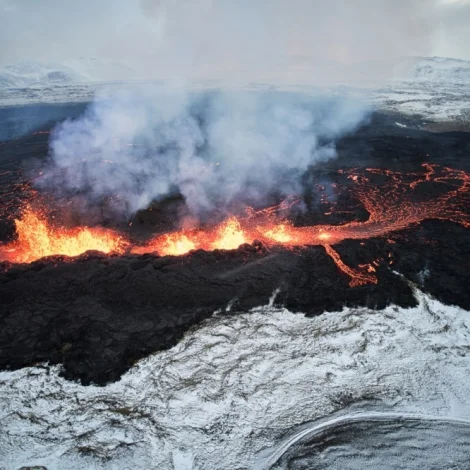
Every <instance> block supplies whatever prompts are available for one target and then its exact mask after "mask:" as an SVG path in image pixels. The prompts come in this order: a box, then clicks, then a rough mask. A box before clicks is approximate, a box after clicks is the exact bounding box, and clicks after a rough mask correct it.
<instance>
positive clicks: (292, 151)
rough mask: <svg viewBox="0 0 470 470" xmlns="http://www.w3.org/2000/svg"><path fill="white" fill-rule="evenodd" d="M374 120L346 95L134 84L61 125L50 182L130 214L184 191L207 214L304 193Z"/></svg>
mask: <svg viewBox="0 0 470 470" xmlns="http://www.w3.org/2000/svg"><path fill="white" fill-rule="evenodd" d="M366 116H367V108H366V107H365V106H364V105H363V104H361V103H359V102H357V101H356V100H354V99H352V98H346V97H344V96H331V97H326V96H319V95H316V96H315V95H308V94H301V93H290V92H279V91H249V90H246V89H245V90H243V91H241V90H239V91H235V90H234V91H199V92H181V91H174V90H173V91H168V90H166V89H163V88H160V89H156V88H155V87H149V88H144V89H141V90H140V91H138V92H137V91H136V90H135V88H134V89H132V90H127V91H121V92H118V93H113V94H112V95H108V96H101V97H97V98H96V99H95V101H94V102H93V103H92V104H91V105H90V106H89V108H88V110H87V111H86V112H85V114H84V115H83V116H82V117H80V118H78V119H76V120H67V121H65V122H63V123H62V124H60V125H59V126H58V127H57V128H56V129H55V131H54V133H53V135H52V138H51V152H50V157H51V158H50V162H49V166H48V167H47V168H46V169H45V171H44V178H43V179H42V180H41V184H42V186H43V187H46V188H49V189H50V188H54V189H56V190H57V189H58V188H59V189H60V191H61V192H62V193H64V192H65V193H68V194H69V195H70V194H76V193H79V194H82V195H85V196H86V198H87V200H88V202H89V203H90V204H92V205H93V204H99V203H100V201H101V200H102V199H103V198H104V197H107V196H118V197H119V200H120V201H122V202H123V205H122V206H121V210H122V211H124V212H125V215H127V216H129V215H131V214H133V213H134V212H135V211H137V210H139V209H143V208H145V207H147V206H148V205H149V204H150V203H151V202H152V201H153V200H158V199H159V198H161V197H163V196H165V195H167V194H168V193H171V192H179V193H180V194H181V195H182V196H183V197H184V198H185V201H186V204H187V206H188V208H189V210H190V212H191V214H192V215H194V216H196V217H201V216H204V215H205V214H208V213H210V212H211V211H214V210H218V211H220V210H222V211H224V210H225V211H229V210H231V209H232V208H233V206H234V205H236V204H241V203H243V204H262V203H263V201H266V200H267V197H268V195H269V194H270V193H272V192H273V191H275V192H276V194H278V195H288V194H291V193H292V192H295V191H296V189H297V187H296V184H297V181H298V177H299V176H300V174H301V173H302V172H303V171H305V170H306V169H307V168H308V167H309V165H313V164H315V163H316V162H319V161H325V160H328V159H330V158H333V157H335V155H336V152H335V147H334V144H335V141H336V140H337V139H338V138H339V137H341V136H342V135H344V134H345V133H347V132H350V131H352V130H354V129H355V128H356V127H357V126H358V125H359V124H360V123H361V122H363V120H364V119H365V118H366Z"/></svg>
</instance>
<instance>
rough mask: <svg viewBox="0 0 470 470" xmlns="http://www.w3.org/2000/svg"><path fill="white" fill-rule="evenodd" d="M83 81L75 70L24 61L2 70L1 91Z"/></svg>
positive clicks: (0, 75) (0, 74)
mask: <svg viewBox="0 0 470 470" xmlns="http://www.w3.org/2000/svg"><path fill="white" fill-rule="evenodd" d="M83 80H84V77H82V76H81V75H80V74H79V73H77V72H76V71H75V70H74V69H72V68H70V67H67V66H65V65H62V64H58V65H57V64H43V63H40V62H35V61H22V62H18V63H16V64H15V65H6V66H4V67H2V68H0V89H1V88H24V87H29V86H37V85H47V84H49V85H50V84H64V83H72V82H77V81H83Z"/></svg>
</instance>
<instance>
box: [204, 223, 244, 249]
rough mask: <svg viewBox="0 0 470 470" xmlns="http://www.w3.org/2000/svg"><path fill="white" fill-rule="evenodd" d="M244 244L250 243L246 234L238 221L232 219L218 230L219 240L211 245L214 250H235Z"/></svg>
mask: <svg viewBox="0 0 470 470" xmlns="http://www.w3.org/2000/svg"><path fill="white" fill-rule="evenodd" d="M251 241H252V240H250V242H251ZM243 243H248V240H247V238H246V235H245V232H244V231H243V229H242V227H241V225H240V222H239V221H238V219H237V218H236V217H230V218H229V219H228V220H227V221H226V222H225V223H223V224H222V225H221V226H220V227H219V229H218V230H217V238H216V239H215V241H214V242H213V243H211V247H212V249H214V250H216V249H220V250H233V249H236V248H238V247H239V246H240V245H243Z"/></svg>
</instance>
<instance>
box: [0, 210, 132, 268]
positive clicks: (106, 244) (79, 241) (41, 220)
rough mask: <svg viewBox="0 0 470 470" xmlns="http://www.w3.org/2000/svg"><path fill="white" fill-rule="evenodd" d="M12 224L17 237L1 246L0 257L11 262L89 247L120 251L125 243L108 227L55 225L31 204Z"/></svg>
mask: <svg viewBox="0 0 470 470" xmlns="http://www.w3.org/2000/svg"><path fill="white" fill-rule="evenodd" d="M15 226H16V232H17V234H18V238H17V240H15V241H14V242H11V243H9V244H7V245H4V246H0V259H3V260H5V261H10V262H13V263H30V262H31V261H35V260H37V259H39V258H43V257H45V256H51V255H66V256H78V255H80V254H82V253H85V252H86V251H89V250H97V251H102V252H103V253H111V252H118V253H122V252H123V251H124V249H125V245H126V242H125V240H124V238H123V237H122V236H120V235H119V234H118V233H116V232H113V231H111V230H106V229H102V228H88V227H77V228H72V229H67V228H64V227H54V226H52V225H51V224H50V223H49V222H48V220H47V217H46V216H45V215H44V214H42V213H41V212H38V211H34V210H33V209H32V208H31V206H26V207H25V209H24V210H23V213H22V215H21V218H20V219H17V220H15Z"/></svg>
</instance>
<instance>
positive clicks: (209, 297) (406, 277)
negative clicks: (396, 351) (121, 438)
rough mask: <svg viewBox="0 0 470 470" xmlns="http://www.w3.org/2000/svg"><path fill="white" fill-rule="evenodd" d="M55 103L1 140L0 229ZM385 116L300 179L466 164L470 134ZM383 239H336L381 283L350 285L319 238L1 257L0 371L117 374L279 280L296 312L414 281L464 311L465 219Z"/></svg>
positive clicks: (404, 298) (344, 216) (167, 222)
mask: <svg viewBox="0 0 470 470" xmlns="http://www.w3.org/2000/svg"><path fill="white" fill-rule="evenodd" d="M82 109H83V107H82V105H77V106H75V107H74V106H72V107H69V108H67V109H65V111H64V110H62V111H63V112H64V113H66V114H67V113H68V114H71V115H74V113H76V114H78V113H80V112H81V111H82ZM26 111H27V110H26ZM26 111H24V110H23V112H24V113H26V114H27V112H26ZM53 111H54V112H53V113H52V114H51V121H50V122H49V123H44V122H41V123H40V124H38V127H37V128H34V126H33V125H32V124H28V126H26V127H25V128H27V130H28V134H26V135H23V136H17V137H15V138H14V139H10V140H8V141H4V142H0V177H1V178H2V180H1V181H0V183H1V185H2V186H1V189H0V191H1V192H0V198H2V199H1V201H0V202H1V205H2V207H3V210H2V211H1V212H0V217H1V219H0V240H3V241H6V240H9V239H11V237H12V236H13V225H12V223H11V220H10V218H11V216H12V214H14V212H15V210H16V209H17V207H18V205H19V204H20V201H21V200H22V198H24V197H27V195H28V192H27V191H24V187H21V188H20V187H19V186H17V185H18V184H19V183H21V182H22V181H24V180H25V178H26V177H25V176H24V175H25V173H24V172H23V171H20V170H21V169H28V170H30V169H31V168H34V166H37V162H38V161H40V160H41V159H43V158H45V157H46V155H47V151H48V137H49V136H48V134H47V133H36V134H34V135H33V134H31V133H32V132H35V131H38V130H41V131H47V130H49V129H50V128H51V127H52V126H53V122H54V120H57V119H61V118H62V117H63V116H62V115H60V116H59V114H60V113H59V111H60V110H56V109H54V110H53ZM58 113H59V114H58ZM8 119H9V118H8V113H7V111H5V110H3V111H2V112H0V126H2V125H4V124H5V123H6V122H8V123H9V124H8V125H10V126H11V129H16V131H15V132H17V133H20V132H21V129H22V128H21V126H22V125H21V124H18V122H20V123H21V119H19V120H18V122H17V121H15V120H14V119H13V120H12V118H11V119H10V120H8ZM395 120H396V117H395V116H387V115H380V114H376V115H374V116H373V118H372V119H371V122H370V123H369V124H367V125H366V126H364V127H362V128H361V129H360V130H359V131H357V132H356V133H354V134H353V135H350V136H348V137H345V138H343V139H342V140H341V141H339V142H338V145H337V148H338V154H339V156H338V158H337V159H335V160H334V161H330V162H328V163H326V164H322V165H318V166H316V167H315V168H312V169H311V171H310V172H309V173H308V174H306V175H304V178H305V179H306V180H310V179H311V180H313V181H318V182H323V181H328V182H337V181H339V182H340V179H339V178H340V177H339V176H338V173H337V170H338V169H340V168H352V167H375V168H387V169H394V170H399V171H419V170H420V168H421V165H422V164H423V163H437V164H439V165H443V166H449V167H452V168H459V169H463V170H465V171H468V170H469V169H470V161H469V160H468V155H469V154H470V133H463V132H449V133H431V132H427V131H425V130H422V129H421V128H420V126H421V124H422V123H421V122H419V121H412V120H410V119H408V120H407V119H406V118H404V117H400V121H401V122H404V123H406V124H407V125H409V126H410V127H408V128H406V129H404V128H398V127H397V126H396V125H395V124H394V122H395ZM413 125H414V127H412V126H413ZM23 127H24V126H23ZM18 129H20V130H18ZM11 132H12V133H13V134H14V133H15V132H13V131H11ZM11 135H12V134H10V136H11ZM20 189H21V190H20ZM304 197H305V202H306V207H307V213H303V214H302V215H300V216H299V215H297V216H296V217H297V219H298V220H297V222H299V223H305V224H306V223H312V222H313V221H315V223H336V224H340V223H344V222H347V221H350V220H353V219H356V220H357V219H360V220H364V219H365V218H367V212H366V211H365V210H364V208H363V207H361V206H360V203H359V202H358V201H356V200H353V199H352V198H349V199H348V198H340V199H338V201H337V206H336V208H335V211H336V214H337V215H336V216H335V215H334V214H333V216H332V217H333V218H331V217H330V218H328V219H325V216H324V208H323V207H322V205H321V203H320V202H319V201H315V194H314V193H313V194H312V193H309V192H308V191H306V193H305V195H304ZM175 204H184V201H181V200H178V199H176V201H175V200H171V201H167V202H163V203H160V204H159V205H157V206H156V207H155V210H154V211H152V212H151V213H148V212H145V211H143V212H142V213H138V214H136V216H135V217H134V220H133V224H132V228H130V229H129V228H128V230H129V231H130V232H131V233H132V232H133V231H134V232H135V235H136V236H138V235H139V234H140V233H142V232H148V233H152V232H155V231H156V230H162V229H165V228H166V229H168V227H170V226H171V223H172V219H171V212H172V210H173V207H174V205H175ZM169 208H170V209H171V210H170V209H169ZM106 223H108V222H106ZM116 225H117V226H118V227H123V226H125V227H127V223H125V224H124V223H121V224H116ZM162 225H163V227H162ZM392 237H393V241H394V243H393V244H390V243H389V241H388V240H387V238H390V237H378V238H371V239H364V240H346V241H343V242H342V243H340V244H338V245H336V246H335V249H336V251H337V252H338V253H339V254H340V255H341V258H342V260H343V261H344V262H345V263H346V264H347V265H348V266H350V267H352V268H356V267H357V266H358V265H360V264H364V263H370V262H372V261H373V260H379V266H378V267H377V273H376V274H377V278H378V283H377V284H368V285H364V286H360V287H355V288H350V287H349V281H350V278H349V277H348V276H347V275H346V274H344V273H343V272H341V271H340V270H339V269H338V268H337V266H336V265H335V263H334V262H333V260H332V259H331V258H330V257H329V256H328V255H327V254H326V252H325V250H324V248H323V247H321V246H314V247H304V248H297V249H296V250H293V251H291V250H287V249H284V248H280V247H279V248H270V249H268V248H267V247H265V246H263V245H262V244H260V243H254V244H253V245H244V246H242V247H240V248H239V249H238V250H233V251H213V252H203V251H197V252H193V253H191V254H188V255H185V256H181V257H158V256H154V255H144V256H123V257H112V256H111V257H109V256H105V255H102V254H99V253H87V254H84V255H82V256H80V257H79V258H77V259H74V260H73V261H71V260H70V259H66V258H64V257H53V258H48V259H43V260H39V261H36V262H34V263H32V264H29V265H13V266H12V265H9V264H7V263H3V264H0V269H1V271H2V272H1V273H0V368H1V369H17V368H21V367H25V366H30V365H34V364H37V363H41V362H49V363H51V364H56V363H61V364H63V365H64V369H63V374H64V376H65V377H67V378H69V379H77V380H80V381H81V382H82V383H83V384H89V383H96V384H100V385H103V384H105V383H107V382H109V381H114V380H118V379H119V377H120V376H121V375H122V374H123V373H124V372H125V371H126V370H127V369H129V368H130V367H131V366H132V364H133V363H134V362H135V361H137V360H138V359H140V358H142V357H144V356H145V355H148V354H150V353H152V352H154V351H157V350H161V349H166V348H169V347H171V346H173V345H175V344H176V343H177V342H178V340H179V339H180V338H181V337H182V336H183V334H184V333H185V331H187V330H188V329H189V328H190V327H191V326H192V325H195V324H197V323H199V322H201V321H202V320H203V319H205V318H207V317H209V316H210V315H212V314H213V313H214V311H217V310H220V311H222V312H226V310H229V309H228V306H229V305H230V312H228V311H227V312H226V313H224V314H236V313H237V311H246V310H247V309H250V308H253V307H256V306H260V305H266V304H267V303H268V301H269V299H270V297H271V296H272V294H273V292H274V291H276V289H279V293H278V295H277V296H276V299H275V303H276V304H278V305H283V306H285V307H287V308H288V309H290V310H292V311H298V312H303V313H306V314H307V315H318V314H320V313H322V312H324V311H335V310H340V309H341V308H342V307H343V306H352V307H354V306H358V307H359V306H367V307H369V308H384V307H385V306H387V305H389V304H396V305H399V306H403V307H407V306H413V305H415V304H416V300H415V298H414V296H413V291H412V285H413V284H416V285H418V287H419V288H421V289H422V290H424V291H425V292H428V293H430V294H431V295H433V296H435V297H436V298H438V299H439V300H441V301H443V302H445V303H447V304H454V305H458V306H461V307H463V308H465V309H467V310H470V293H469V291H468V286H469V285H470V261H469V260H470V256H469V242H470V230H468V229H465V228H463V227H462V226H460V225H458V224H455V223H452V222H446V221H438V220H429V221H425V222H423V223H421V224H419V225H418V226H414V227H410V228H408V229H406V230H402V231H400V232H396V233H394V234H393V236H392ZM390 259H391V260H393V265H390V263H389V260H390Z"/></svg>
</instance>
